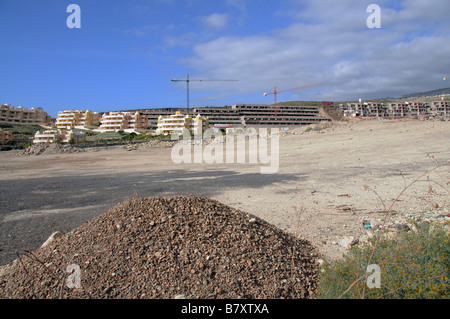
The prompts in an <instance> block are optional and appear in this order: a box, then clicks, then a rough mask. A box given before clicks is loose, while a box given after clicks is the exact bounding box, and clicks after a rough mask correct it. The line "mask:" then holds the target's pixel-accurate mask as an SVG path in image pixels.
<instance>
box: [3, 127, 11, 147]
mask: <svg viewBox="0 0 450 319" xmlns="http://www.w3.org/2000/svg"><path fill="white" fill-rule="evenodd" d="M12 140H13V134H12V132H10V131H4V130H2V129H0V145H6V144H7V143H8V142H9V141H12Z"/></svg>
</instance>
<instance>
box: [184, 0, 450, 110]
mask: <svg viewBox="0 0 450 319" xmlns="http://www.w3.org/2000/svg"><path fill="white" fill-rule="evenodd" d="M357 2H358V1H357ZM372 2H373V1H361V2H358V4H355V1H354V0H340V1H339V4H337V3H336V1H332V0H324V1H312V0H309V1H302V4H303V6H302V7H301V10H297V12H296V11H295V10H292V11H290V12H289V16H290V17H291V19H292V20H291V21H292V22H291V24H290V25H289V26H287V27H285V28H279V29H274V30H272V33H270V34H266V35H250V36H222V37H219V38H216V39H214V40H211V41H207V42H203V43H198V44H196V45H195V47H194V49H193V55H192V56H190V57H187V58H185V59H183V60H182V62H183V63H184V64H186V65H187V66H189V67H191V68H194V69H195V70H197V71H198V74H199V75H201V76H202V77H218V78H230V79H239V85H238V86H234V87H233V88H232V89H231V92H230V95H233V94H234V95H242V94H245V93H249V94H254V93H259V92H261V94H262V93H263V92H266V91H267V90H269V89H270V88H273V87H274V86H277V87H278V88H279V89H289V88H292V87H298V86H301V85H308V84H313V83H323V84H324V85H323V87H321V88H320V90H317V89H307V90H301V91H297V92H292V93H291V95H290V97H289V98H301V99H305V100H307V99H310V98H312V97H313V98H316V99H327V100H346V99H357V98H359V97H362V98H377V97H386V96H399V95H402V94H406V93H411V92H416V91H422V90H429V89H430V90H431V89H435V88H439V87H444V86H445V85H444V84H445V83H442V76H445V75H447V74H448V73H450V60H449V59H448V56H450V34H449V33H448V30H450V21H449V20H448V18H446V17H448V14H449V13H450V3H449V2H447V1H438V0H430V1H427V2H423V1H420V4H418V3H419V2H418V1H412V0H403V1H401V3H400V5H398V6H396V7H392V6H389V1H384V0H380V1H378V3H379V4H380V6H381V8H382V12H381V14H382V15H381V19H382V20H381V25H382V27H381V29H369V28H368V27H367V25H366V19H367V17H368V16H369V13H367V12H366V8H367V5H368V4H370V3H372ZM436 10H437V11H439V12H436ZM212 20H214V19H212ZM209 88H210V87H208V86H207V85H205V86H203V89H204V90H205V91H206V90H207V89H209ZM280 98H281V97H280ZM241 102H248V101H236V103H241ZM269 102H270V101H269Z"/></svg>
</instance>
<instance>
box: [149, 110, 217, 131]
mask: <svg viewBox="0 0 450 319" xmlns="http://www.w3.org/2000/svg"><path fill="white" fill-rule="evenodd" d="M208 127H209V120H208V118H206V117H202V116H201V115H200V114H198V115H197V116H196V117H194V118H192V117H191V116H190V115H183V114H182V113H181V112H179V111H178V112H176V113H175V114H172V115H169V116H168V117H165V118H163V117H162V116H161V115H160V116H159V118H158V125H157V129H156V133H158V134H164V135H168V134H172V132H175V133H178V134H182V133H183V131H184V129H186V130H188V131H189V132H190V133H191V134H201V133H203V132H204V131H205V130H206V129H207V128H208Z"/></svg>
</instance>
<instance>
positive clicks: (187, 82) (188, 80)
mask: <svg viewBox="0 0 450 319" xmlns="http://www.w3.org/2000/svg"><path fill="white" fill-rule="evenodd" d="M171 81H172V82H186V89H187V104H186V112H187V114H189V82H191V81H198V82H212V81H238V80H216V79H211V80H201V79H195V80H193V79H189V74H188V75H187V77H186V79H181V80H179V79H172V80H171Z"/></svg>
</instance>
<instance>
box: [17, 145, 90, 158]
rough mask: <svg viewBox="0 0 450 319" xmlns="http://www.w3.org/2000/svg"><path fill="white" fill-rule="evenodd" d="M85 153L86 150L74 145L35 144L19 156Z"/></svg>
mask: <svg viewBox="0 0 450 319" xmlns="http://www.w3.org/2000/svg"><path fill="white" fill-rule="evenodd" d="M79 152H85V150H84V149H81V148H77V147H74V146H72V145H63V144H50V143H41V144H33V145H31V146H29V147H27V148H26V149H25V150H23V151H22V152H20V153H19V155H41V154H63V153H79Z"/></svg>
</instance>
